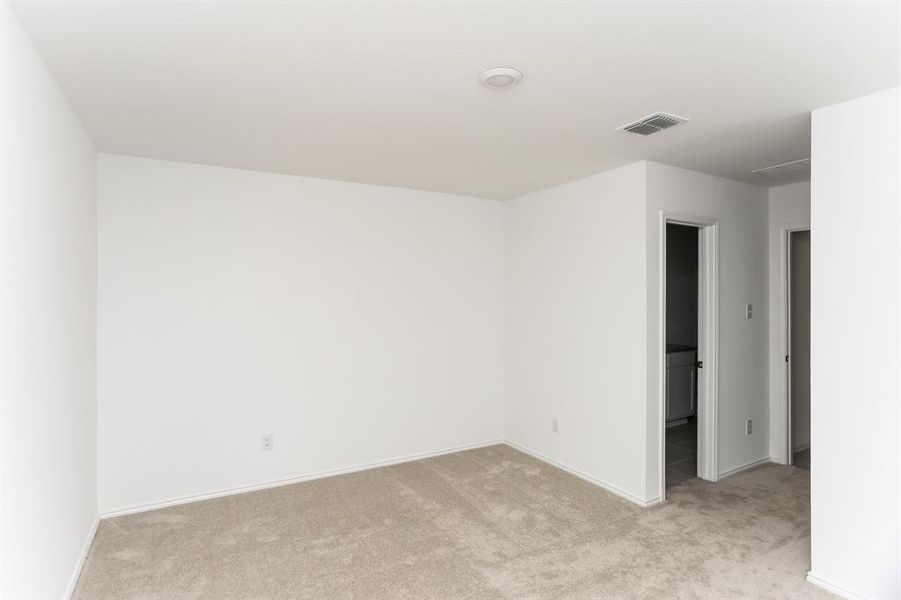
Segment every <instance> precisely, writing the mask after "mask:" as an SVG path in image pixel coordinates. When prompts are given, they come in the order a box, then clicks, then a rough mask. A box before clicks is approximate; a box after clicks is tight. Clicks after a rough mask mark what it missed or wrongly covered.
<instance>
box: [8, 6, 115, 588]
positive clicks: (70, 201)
mask: <svg viewBox="0 0 901 600" xmlns="http://www.w3.org/2000/svg"><path fill="white" fill-rule="evenodd" d="M0 27H2V35H0V38H2V66H0V73H2V82H0V88H2V99H0V102H2V107H3V110H2V111H0V114H2V122H0V130H2V132H3V134H2V136H0V160H2V164H0V170H2V177H0V213H2V217H0V305H2V310H0V597H3V598H9V599H13V598H17V599H18V598H60V597H62V596H63V595H64V594H65V593H66V590H67V586H69V585H70V582H71V581H72V580H73V577H74V575H75V571H76V569H77V568H78V566H79V563H80V558H81V556H82V552H83V550H84V549H85V544H86V542H87V541H88V540H87V538H88V536H89V534H90V532H91V531H92V528H93V525H94V521H95V518H96V515H97V496H96V486H97V480H96V436H95V434H96V393H95V392H96V388H95V377H96V370H95V342H96V329H95V322H96V309H95V308H96V307H95V298H96V285H97V270H96V265H97V246H96V242H97V237H96V224H97V205H96V172H97V169H96V167H97V163H96V153H95V151H94V147H93V144H92V143H91V140H90V138H89V137H88V136H87V134H86V133H85V132H84V130H83V129H82V127H81V124H80V123H79V121H78V119H77V118H76V116H75V115H74V113H73V112H72V110H71V109H70V107H69V105H68V104H67V102H66V100H65V98H64V97H63V95H62V94H61V92H60V91H59V89H58V88H57V85H56V83H55V82H54V81H53V79H52V78H51V76H50V73H49V72H48V71H47V69H46V67H45V66H44V64H43V62H42V61H41V59H40V57H39V56H38V54H37V52H36V51H35V49H34V48H33V47H32V45H31V42H30V41H29V39H28V37H27V36H26V34H25V33H24V32H23V31H22V29H21V27H20V25H19V23H18V21H17V19H16V17H15V16H14V15H13V13H12V12H11V11H10V9H9V7H8V6H7V5H6V3H2V5H0Z"/></svg>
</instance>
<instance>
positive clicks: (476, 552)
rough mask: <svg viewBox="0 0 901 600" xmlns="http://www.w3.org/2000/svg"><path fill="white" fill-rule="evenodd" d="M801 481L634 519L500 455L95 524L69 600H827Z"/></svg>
mask: <svg viewBox="0 0 901 600" xmlns="http://www.w3.org/2000/svg"><path fill="white" fill-rule="evenodd" d="M808 489H809V473H808V472H807V471H803V470H801V469H796V468H793V467H781V466H775V465H768V466H763V467H760V468H757V469H754V470H752V471H748V472H745V473H741V474H738V475H734V476H732V477H730V478H728V479H725V480H723V481H722V482H720V483H718V484H710V483H706V482H704V481H702V480H700V479H692V480H690V481H686V482H684V483H682V484H680V485H677V486H674V487H671V488H670V489H669V490H668V491H667V494H668V500H669V501H668V502H667V503H666V504H664V505H660V506H657V507H654V508H649V509H642V508H639V507H637V506H634V505H632V504H630V503H628V502H626V501H625V500H622V499H620V498H618V497H617V496H614V495H612V494H609V493H607V492H604V491H603V490H601V489H599V488H597V487H594V486H592V485H590V484H588V483H585V482H584V481H582V480H580V479H578V478H576V477H573V476H571V475H569V474H567V473H564V472H562V471H560V470H558V469H555V468H554V467H551V466H548V465H546V464H544V463H542V462H540V461H538V460H535V459H533V458H531V457H529V456H527V455H525V454H522V453H520V452H518V451H516V450H514V449H512V448H510V447H508V446H503V445H499V446H491V447H488V448H483V449H479V450H470V451H467V452H460V453H457V454H450V455H446V456H441V457H437V458H431V459H427V460H421V461H416V462H411V463H406V464H402V465H397V466H393V467H385V468H381V469H375V470H371V471H365V472H361V473H355V474H351V475H343V476H340V477H331V478H327V479H320V480H317V481H311V482H307V483H300V484H296V485H290V486H284V487H280V488H275V489H271V490H265V491H260V492H253V493H248V494H243V495H239V496H231V497H228V498H222V499H218V500H210V501H206V502H200V503H195V504H189V505H183V506H178V507H172V508H167V509H162V510H157V511H153V512H147V513H143V514H138V515H131V516H126V517H119V518H115V519H109V520H106V521H103V522H102V523H101V525H100V529H99V531H98V533H97V537H96V539H95V540H94V544H93V546H92V547H91V551H90V554H89V556H88V559H87V562H86V565H85V568H84V571H83V573H82V576H81V580H80V581H79V583H78V588H77V590H76V593H75V598H76V599H77V600H105V599H115V600H126V599H137V598H140V599H142V600H150V599H157V600H163V599H165V600H189V599H196V598H204V599H206V598H210V599H217V600H218V599H229V598H232V599H242V600H244V599H263V598H266V599H275V598H278V599H289V598H290V599H295V598H296V599H319V598H322V599H329V600H331V599H340V598H365V599H394V598H410V599H417V600H419V599H427V598H442V599H445V598H446V599H451V598H453V599H457V598H461V599H473V600H491V599H499V598H507V599H510V598H529V599H532V598H534V599H545V598H547V599H551V598H574V599H575V598H583V599H598V598H622V599H626V598H628V599H639V598H653V599H655V600H656V599H659V598H699V599H700V598H709V599H718V600H722V599H727V598H754V599H757V600H759V599H764V598H774V599H775V598H779V599H783V598H791V599H801V598H829V597H830V596H829V595H828V594H826V593H825V592H823V591H821V590H819V589H817V588H815V587H813V586H812V585H810V584H809V583H807V582H806V581H805V575H806V572H807V569H808V565H809V563H808V557H809V554H810V551H809V537H810V531H809V509H808V506H809V495H808Z"/></svg>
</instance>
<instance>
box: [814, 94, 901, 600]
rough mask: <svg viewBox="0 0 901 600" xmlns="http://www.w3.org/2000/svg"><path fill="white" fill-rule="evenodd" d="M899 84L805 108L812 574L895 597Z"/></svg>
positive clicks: (900, 587) (900, 522) (870, 594)
mask: <svg viewBox="0 0 901 600" xmlns="http://www.w3.org/2000/svg"><path fill="white" fill-rule="evenodd" d="M899 112H901V88H894V89H891V90H888V91H884V92H881V93H878V94H874V95H871V96H866V97H863V98H859V99H857V100H853V101H851V102H845V103H843V104H837V105H835V106H830V107H827V108H822V109H819V110H816V111H814V112H813V121H812V123H813V135H812V140H811V141H812V157H813V161H812V175H811V231H812V232H813V236H814V239H813V244H812V256H811V287H812V293H813V303H812V307H811V371H812V376H811V405H812V406H811V409H812V410H811V420H812V436H811V561H812V567H811V579H812V580H814V581H817V582H820V583H825V584H828V585H832V586H836V587H838V588H840V589H844V590H847V591H849V592H851V593H853V594H856V595H857V596H858V597H861V598H868V599H870V598H872V599H876V598H879V599H888V598H898V597H901V514H899V511H901V492H899V474H901V456H899V438H901V234H899V231H901V182H899V170H901V157H899V142H901V140H899V119H901V115H899Z"/></svg>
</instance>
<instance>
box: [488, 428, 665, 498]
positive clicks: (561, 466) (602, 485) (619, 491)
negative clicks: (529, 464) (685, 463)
mask: <svg viewBox="0 0 901 600" xmlns="http://www.w3.org/2000/svg"><path fill="white" fill-rule="evenodd" d="M504 443H505V444H507V445H508V446H510V447H511V448H513V449H515V450H519V451H520V452H522V453H524V454H528V455H529V456H531V457H532V458H537V459H538V460H540V461H541V462H545V463H547V464H549V465H551V466H552V467H557V468H558V469H560V470H561V471H566V472H567V473H569V474H570V475H575V476H576V477H578V478H579V479H582V480H584V481H587V482H588V483H591V484H594V485H596V486H598V487H599V488H602V489H604V490H606V491H608V492H610V493H611V494H616V495H617V496H619V497H620V498H624V499H625V500H628V501H629V502H632V503H633V504H637V505H638V506H641V507H643V508H647V507H650V506H655V505H657V504H660V503H661V502H663V499H662V498H660V497H658V498H654V499H653V500H642V499H641V498H639V497H637V496H633V495H632V494H630V493H629V492H627V491H625V490H623V489H621V488H618V487H616V486H615V485H613V484H611V483H607V482H606V481H601V480H600V479H596V478H594V477H592V476H591V475H588V474H586V473H583V472H581V471H579V470H578V469H574V468H573V467H570V466H569V465H566V464H564V463H561V462H559V461H556V460H554V459H552V458H548V457H547V456H545V455H544V454H541V453H540V452H535V451H534V450H530V449H529V448H526V447H525V446H522V445H520V444H517V443H516V442H511V441H509V440H507V441H505V442H504Z"/></svg>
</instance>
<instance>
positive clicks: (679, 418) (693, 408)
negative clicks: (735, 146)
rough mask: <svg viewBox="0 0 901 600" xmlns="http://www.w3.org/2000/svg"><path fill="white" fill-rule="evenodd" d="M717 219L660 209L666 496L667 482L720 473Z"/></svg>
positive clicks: (661, 469)
mask: <svg viewBox="0 0 901 600" xmlns="http://www.w3.org/2000/svg"><path fill="white" fill-rule="evenodd" d="M718 231H719V225H718V223H717V221H715V220H707V219H704V218H698V217H687V216H680V215H674V214H672V213H668V212H664V211H661V218H660V238H659V239H660V262H659V265H660V267H659V276H660V278H659V304H658V306H659V317H658V319H659V320H658V323H660V327H659V330H658V340H659V342H658V343H659V345H658V350H657V356H658V359H657V368H658V372H657V381H658V386H657V394H658V407H659V408H658V411H659V412H658V415H659V421H658V423H659V432H660V433H659V435H660V437H659V438H658V439H659V442H658V443H659V445H658V449H659V457H658V475H659V488H658V489H659V490H660V501H663V500H665V499H666V490H667V487H672V486H675V485H679V484H681V483H685V482H686V481H688V480H690V479H693V478H695V477H700V478H702V479H705V480H708V481H716V480H717V479H718V468H719V467H718V457H717V451H716V449H717V364H718V361H717V347H718V331H717V306H718V277H717V262H718V260H717V257H718Z"/></svg>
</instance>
